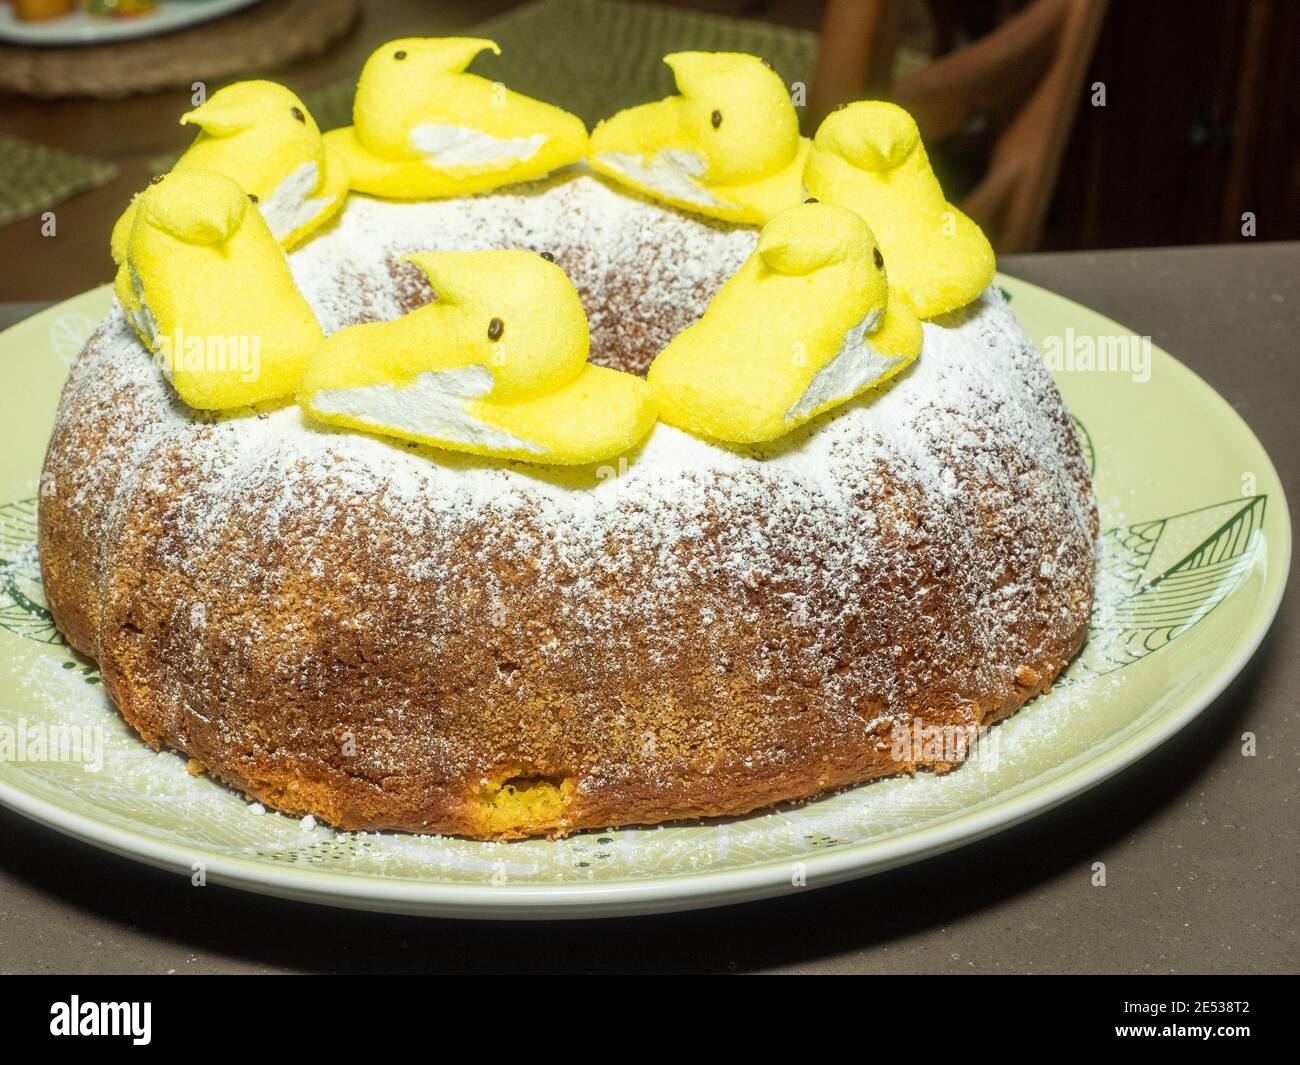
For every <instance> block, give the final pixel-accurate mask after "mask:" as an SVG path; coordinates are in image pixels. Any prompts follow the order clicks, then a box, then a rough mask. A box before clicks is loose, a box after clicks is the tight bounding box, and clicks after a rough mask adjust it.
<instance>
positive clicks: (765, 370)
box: [648, 204, 922, 444]
mask: <svg viewBox="0 0 1300 1065" xmlns="http://www.w3.org/2000/svg"><path fill="white" fill-rule="evenodd" d="M872 247H873V238H872V235H871V231H870V229H869V228H868V227H867V224H866V223H865V222H863V221H862V219H861V218H859V217H858V216H857V215H855V214H854V213H853V212H851V211H849V210H846V209H845V208H842V207H834V206H831V205H829V204H799V205H796V206H794V207H791V208H789V209H787V210H785V211H782V212H781V213H780V214H778V215H777V216H776V217H775V218H773V219H772V221H770V222H769V223H768V224H767V225H766V226H764V227H763V231H762V233H761V234H760V235H759V242H758V248H757V250H756V251H755V252H754V254H753V255H751V256H750V257H749V259H747V260H746V261H745V263H744V265H743V266H742V267H741V268H740V270H739V271H738V272H737V273H736V274H735V275H734V276H733V277H732V278H731V280H729V281H728V282H727V283H726V284H725V285H724V286H723V287H722V289H721V290H720V291H719V292H718V294H717V295H716V296H715V297H714V298H713V301H712V302H711V303H710V304H709V306H708V308H707V309H706V310H705V312H704V315H703V317H702V318H701V319H700V320H699V321H698V322H697V323H696V324H695V325H693V326H691V327H690V328H688V329H686V330H685V331H683V332H682V333H680V334H678V336H677V337H676V338H675V339H674V340H673V341H672V342H671V343H670V344H669V345H668V346H667V347H666V348H665V349H664V350H663V351H662V352H660V354H659V356H658V357H657V358H656V359H655V361H654V362H653V363H652V364H651V366H650V373H649V376H648V380H649V382H650V387H651V389H652V391H653V392H654V395H655V401H656V403H657V404H658V406H659V414H660V417H661V418H662V419H663V420H664V421H666V422H668V423H670V424H672V425H675V426H677V427H678V428H680V429H685V430H686V431H687V432H691V433H695V434H697V435H700V436H705V437H711V438H713V439H715V440H722V441H727V442H730V443H744V444H749V443H759V442H762V441H766V440H774V439H776V438H777V437H780V436H783V435H785V434H786V433H788V432H790V431H791V430H792V429H794V428H796V427H798V426H799V425H802V424H803V423H804V422H806V421H808V420H809V419H811V418H814V417H816V416H817V415H818V414H821V413H822V412H824V411H827V410H830V409H831V408H832V407H836V406H838V405H840V404H842V403H844V402H846V401H848V400H849V399H852V398H853V397H854V396H856V395H858V394H859V393H861V392H863V391H865V390H866V389H868V388H871V387H873V386H875V385H878V384H880V383H881V382H883V381H885V380H887V379H888V378H890V377H892V376H893V375H894V374H896V373H898V372H899V371H900V370H902V369H903V368H904V367H905V366H907V365H908V363H910V362H911V361H912V360H913V359H915V358H916V356H917V354H918V353H919V351H920V349H921V339H922V331H921V324H920V322H919V320H918V319H917V318H916V315H915V314H914V313H913V311H912V309H911V307H910V306H909V305H908V303H907V301H906V300H905V299H903V298H902V297H901V296H898V295H897V294H896V293H894V292H892V291H891V290H890V288H889V285H888V282H887V281H886V279H885V276H884V274H883V273H882V272H881V271H880V270H879V269H876V268H873V267H874V264H873V262H872V256H871V255H869V254H868V251H867V249H868V248H872ZM792 352H798V353H800V356H801V357H800V358H797V359H796V358H791V353H792Z"/></svg>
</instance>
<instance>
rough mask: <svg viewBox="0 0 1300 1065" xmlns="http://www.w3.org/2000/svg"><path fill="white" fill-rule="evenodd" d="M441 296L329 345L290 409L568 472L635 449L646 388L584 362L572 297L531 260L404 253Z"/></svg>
mask: <svg viewBox="0 0 1300 1065" xmlns="http://www.w3.org/2000/svg"><path fill="white" fill-rule="evenodd" d="M406 259H407V260H409V261H410V262H413V263H415V264H416V265H417V266H418V267H420V269H422V270H423V271H424V272H425V273H426V274H427V275H428V277H429V280H430V281H431V282H432V284H433V288H434V292H435V293H436V294H437V298H436V299H435V300H434V302H433V303H430V304H428V305H427V306H424V307H420V308H418V309H417V310H414V311H412V312H411V313H409V314H407V315H404V316H403V317H401V318H399V319H397V320H396V321H392V322H373V323H366V324H362V325H354V326H349V327H348V328H346V329H342V330H340V331H339V332H337V333H335V334H334V335H333V336H331V337H330V338H329V339H328V340H327V341H326V342H325V343H324V345H323V346H322V347H321V349H320V350H319V351H318V352H317V353H316V355H315V356H313V358H312V360H311V362H310V363H309V365H308V367H307V371H306V373H305V374H304V375H303V380H302V387H301V388H300V390H299V392H298V402H299V403H300V404H301V405H302V407H303V408H304V409H305V410H306V411H307V412H308V413H309V414H311V415H312V416H313V417H315V418H318V419H320V420H321V421H325V422H331V423H333V424H335V425H343V426H347V427H349V428H353V429H362V430H365V431H368V432H375V433H382V434H384V435H387V436H394V437H397V438H399V439H402V440H413V441H416V442H418V443H422V444H431V445H433V446H434V447H440V448H448V449H450V450H453V451H468V452H472V453H474V454H479V455H492V456H497V457H500V458H511V459H523V460H525V461H529V462H538V463H546V464H556V465H576V464H580V463H585V462H594V461H596V460H598V459H604V458H610V457H612V456H614V455H618V454H620V453H622V452H625V451H627V450H629V449H630V448H632V447H633V446H634V445H635V444H637V442H638V441H640V440H641V438H642V437H644V436H645V435H646V433H648V432H649V431H650V429H651V427H652V426H653V425H654V421H655V412H654V404H653V401H652V399H651V396H650V390H649V388H648V387H647V386H646V383H645V382H644V381H643V380H641V379H640V378H638V377H634V376H633V375H631V374H627V373H621V372H619V371H617V370H610V369H606V368H605V367H601V366H594V365H592V364H591V363H589V362H587V353H588V349H589V346H590V337H589V334H588V329H587V316H586V314H585V313H584V311H583V309H582V303H581V301H580V300H579V298H578V293H577V290H576V289H575V288H574V287H573V284H572V283H571V282H570V281H569V278H568V276H567V275H566V274H565V273H564V271H563V270H562V269H561V268H560V267H558V266H556V265H555V264H554V263H552V262H549V261H547V260H546V259H544V258H543V257H542V256H540V255H535V254H533V253H532V252H526V251H519V250H511V251H481V252H424V253H417V254H414V255H409V256H406Z"/></svg>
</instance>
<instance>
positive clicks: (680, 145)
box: [587, 52, 809, 224]
mask: <svg viewBox="0 0 1300 1065" xmlns="http://www.w3.org/2000/svg"><path fill="white" fill-rule="evenodd" d="M664 62H665V63H667V64H668V66H669V67H671V68H672V72H673V76H674V78H675V79H676V81H677V89H678V93H679V95H677V96H670V97H668V98H667V99H664V100H659V101H658V102H656V103H649V104H642V105H641V106H639V107H630V108H628V109H627V110H625V111H620V112H619V113H618V114H616V115H614V116H613V117H612V118H608V119H606V120H605V121H604V122H601V123H600V124H599V125H598V126H597V127H596V128H595V130H593V131H592V134H591V145H590V147H589V149H588V153H587V157H588V160H589V161H590V163H591V165H592V166H593V167H594V168H595V169H597V170H599V171H601V172H602V173H604V174H607V175H608V176H610V177H612V178H614V179H615V180H616V181H620V182H622V183H623V184H625V185H628V186H630V187H632V188H634V189H636V190H637V191H639V192H642V193H645V194H646V195H648V196H651V197H653V198H655V199H658V200H664V201H666V202H668V203H671V204H674V205H675V206H678V207H683V208H686V209H688V210H691V211H695V212H698V213H699V214H704V215H710V216H712V217H715V218H723V219H726V220H728V221H732V222H749V223H756V224H762V223H763V222H766V221H767V220H768V219H769V218H771V217H772V215H774V214H775V213H776V212H777V211H780V210H782V209H784V208H786V207H790V206H792V205H794V204H797V203H799V202H800V200H801V199H802V198H803V171H804V163H805V160H806V158H807V155H808V150H809V141H808V140H807V139H806V138H803V137H800V136H799V117H798V115H797V114H796V112H795V109H794V104H793V103H792V102H791V100H790V93H789V90H787V89H786V86H785V83H784V82H783V81H782V80H781V77H780V75H779V74H777V73H776V72H775V71H774V70H772V69H771V68H770V67H768V66H767V64H766V63H764V62H763V60H761V59H759V58H758V57H757V56H752V55H745V54H743V53H740V52H674V53H673V54H672V55H667V56H664Z"/></svg>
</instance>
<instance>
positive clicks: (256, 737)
mask: <svg viewBox="0 0 1300 1065" xmlns="http://www.w3.org/2000/svg"><path fill="white" fill-rule="evenodd" d="M756 240H757V230H756V229H754V228H753V227H751V226H744V225H736V224H729V223H726V222H722V221H710V220H707V219H704V218H700V217H696V216H692V215H690V214H687V213H685V212H682V211H680V210H677V209H675V208H673V207H669V206H666V205H662V204H659V203H656V202H653V201H651V200H649V199H647V198H644V197H642V196H639V195H637V194H635V193H633V192H630V191H628V190H627V189H624V188H622V187H619V186H617V185H615V184H614V183H612V182H610V181H608V180H607V179H606V178H604V177H601V176H597V175H594V174H592V173H591V172H590V171H587V170H584V169H582V168H577V169H576V170H572V169H571V170H569V171H566V172H565V173H564V174H562V175H560V176H557V177H553V178H551V179H548V180H545V181H541V182H534V183H531V184H524V185H516V186H512V187H510V188H507V189H503V190H500V191H496V192H488V193H484V194H481V195H476V196H470V197H460V198H450V199H442V200H429V201H423V202H415V203H395V202H388V201H382V200H378V199H370V198H367V197H364V196H356V195H353V196H351V197H349V198H348V200H347V203H346V206H345V207H344V208H343V210H342V214H341V215H340V216H339V218H338V219H337V221H336V222H335V223H334V224H333V225H332V226H331V227H330V228H328V229H326V230H324V231H323V232H322V233H321V234H319V235H318V236H316V237H315V238H314V239H313V240H311V241H310V242H309V243H307V244H306V245H304V246H303V247H301V248H300V249H298V250H296V251H294V252H292V253H291V254H290V256H289V264H290V267H291V269H292V271H293V276H294V278H295V280H296V281H297V283H298V286H299V288H300V289H301V291H302V293H303V295H304V296H305V297H306V299H307V301H308V302H309V303H310V305H311V307H312V309H313V310H314V311H315V312H316V315H317V317H318V318H319V321H320V323H321V326H322V328H323V330H324V332H325V334H326V335H329V334H331V333H333V332H335V331H337V330H339V329H340V328H342V327H345V326H348V325H351V324H354V323H357V322H365V321H384V320H389V319H392V318H395V317H397V316H399V315H401V314H403V313H404V312H406V311H409V310H411V309H412V308H413V307H417V306H419V305H421V304H422V303H424V302H426V301H428V300H429V299H430V298H431V296H432V293H431V292H430V290H429V288H428V285H427V283H426V282H425V281H424V280H423V277H422V276H421V275H420V274H419V272H418V271H415V270H414V269H413V268H412V267H410V266H409V265H408V264H405V263H403V262H401V261H399V260H400V257H401V256H402V255H404V254H406V253H408V252H411V251H416V250H420V251H429V250H444V249H445V250H475V249H478V248H523V249H528V250H532V251H535V252H546V253H548V254H549V255H552V256H554V258H555V260H556V262H557V263H558V264H559V265H560V266H562V267H563V268H564V269H565V270H566V271H567V272H568V273H569V275H570V277H571V278H572V280H573V282H574V284H575V286H576V287H577V289H578V291H579V293H580V295H581V297H582V302H583V305H584V307H585V310H586V312H587V315H588V317H589V319H590V323H591V337H592V345H591V358H592V361H594V362H597V363H601V364H603V365H607V366H610V367H614V368H616V369H622V370H627V371H631V372H633V373H636V374H644V373H645V371H646V368H647V367H648V366H649V364H650V362H651V360H652V359H653V358H654V356H655V354H656V352H658V351H659V350H660V349H662V348H663V347H664V345H665V344H666V343H667V342H668V341H669V340H671V339H672V338H673V337H674V336H676V335H677V334H679V333H680V332H681V331H682V330H683V329H684V328H686V327H687V326H689V325H691V324H692V323H693V322H695V321H696V320H697V319H698V318H699V317H700V316H701V315H702V314H703V312H704V311H705V308H706V307H707V306H708V304H709V301H710V300H711V299H712V298H713V297H714V295H715V294H716V293H717V292H718V290H719V289H720V288H721V286H722V285H723V283H724V282H725V281H726V279H727V278H728V277H730V276H731V275H732V274H734V273H735V271H736V270H737V269H738V268H739V267H740V265H741V263H742V262H743V261H744V260H745V259H746V257H747V256H748V255H749V254H750V253H751V252H752V251H753V250H754V246H755V242H756ZM922 352H923V353H922V355H921V357H920V358H918V359H917V360H916V361H915V362H914V363H913V364H911V365H910V366H909V367H908V368H907V369H906V370H905V371H904V372H902V373H900V374H899V375H898V376H897V377H896V378H894V379H893V380H892V381H890V382H889V383H887V384H885V385H883V386H882V387H880V388H877V389H874V390H871V391H868V392H866V393H864V394H863V395H861V396H859V397H858V398H856V399H854V400H851V401H850V402H848V403H845V404H844V405H842V406H839V407H837V408H836V409H834V410H833V411H831V412H829V413H827V414H824V415H822V416H820V417H819V418H816V419H815V420H813V421H812V422H810V423H808V424H807V425H805V426H803V427H802V428H800V429H797V430H796V431H794V432H792V433H790V434H789V435H787V436H784V437H782V438H781V439H780V440H777V441H774V442H771V443H767V444H756V445H724V444H720V443H717V442H709V441H705V440H703V439H701V438H699V437H697V436H693V435H691V434H688V433H686V432H683V431H681V430H680V429H677V428H674V427H672V426H671V425H668V424H665V423H663V422H660V423H658V424H656V425H655V427H654V429H653V430H652V431H651V433H650V435H649V437H648V438H647V439H646V440H645V441H644V443H643V444H642V445H641V446H640V447H639V448H638V449H637V450H635V451H633V452H632V453H630V454H628V455H626V456H625V457H623V458H621V459H619V460H617V461H614V462H611V463H607V464H601V465H594V466H593V465H587V466H575V467H546V466H538V465H529V464H525V463H521V462H512V461H502V460H496V459H492V458H483V457H476V456H473V455H462V454H455V453H452V452H448V451H443V450H437V449H433V448H428V447H424V446H418V445H414V444H409V443H403V442H401V441H394V440H390V439H385V438H383V437H380V436H375V435H369V434H364V433H360V432H353V431H348V430H344V429H338V428H332V427H329V426H326V425H322V424H320V423H318V422H315V421H311V420H310V419H308V418H306V417H305V416H304V413H303V411H302V410H301V408H299V407H298V406H296V405H294V404H293V403H292V402H287V403H281V404H279V405H274V404H272V405H262V406H261V407H259V408H256V409H246V410H243V411H234V412H228V413H220V414H217V413H204V412H201V411H196V410H194V409H191V408H190V407H188V406H186V405H185V404H184V403H182V402H180V400H178V398H177V397H176V395H175V393H174V392H173V391H172V389H171V387H170V386H169V385H168V383H167V381H166V380H165V379H164V377H163V375H162V374H160V373H159V371H158V368H157V366H156V365H155V363H154V361H153V359H152V358H151V357H150V354H149V352H148V350H147V349H146V348H145V347H144V345H143V344H142V343H141V341H140V340H139V338H138V337H137V336H136V334H135V332H133V330H132V329H131V328H130V326H129V325H128V323H127V320H126V318H125V317H124V315H123V313H122V310H121V309H120V308H115V309H114V310H113V312H112V313H111V314H110V315H109V317H108V318H107V319H106V320H105V321H104V322H103V323H102V324H101V326H100V327H99V329H98V330H97V331H96V333H95V334H94V335H93V336H92V338H91V339H90V341H89V342H88V343H87V345H86V348H85V350H84V351H83V352H82V354H81V356H80V358H79V359H78V360H77V362H76V364H75V366H74V367H73V369H72V372H71V374H70V377H69V379H68V382H67V385H66V387H65V390H64V393H63V397H62V401H61V403H60V406H59V412H58V418H57V423H56V425H55V429H54V433H53V438H52V440H51V443H50V448H49V454H48V458H47V461H46V467H45V475H44V479H43V492H42V500H41V510H40V552H41V560H42V567H43V573H44V579H45V588H46V593H47V596H48V599H49V603H50V607H51V609H52V611H53V613H54V616H55V618H56V620H57V622H58V625H59V627H60V629H61V630H62V631H63V632H64V633H65V634H66V636H67V637H68V639H69V641H70V642H71V643H72V644H73V646H74V647H76V648H77V649H78V650H80V651H82V652H84V653H85V654H87V655H89V656H91V657H93V658H94V659H96V660H97V661H98V663H99V666H100V668H101V670H102V673H103V678H104V683H105V687H106V690H107V691H108V692H109V694H110V695H111V696H112V698H113V700H114V702H115V703H116V704H117V706H118V707H119V708H120V710H121V712H122V714H123V715H124V716H125V718H126V720H127V721H129V722H130V723H131V725H132V726H134V727H135V729H136V730H138V732H139V733H140V735H141V736H142V737H143V738H144V739H145V740H146V741H147V742H148V743H150V744H151V745H153V746H154V747H167V748H174V749H176V750H179V751H183V752H185V753H186V754H188V755H189V756H190V757H191V758H193V759H194V760H196V761H197V762H198V763H200V764H201V765H202V766H203V767H204V768H205V769H206V770H207V771H209V772H211V773H213V774H215V775H216V776H218V777H220V778H221V779H223V780H225V781H227V782H228V783H229V784H231V785H233V786H234V787H236V788H238V789H240V790H241V791H243V792H245V793H247V794H248V795H249V796H253V797H256V798H257V799H258V800H260V801H262V802H264V803H266V804H267V805H269V806H271V807H273V808H275V809H277V810H281V811H284V812H286V813H294V814H307V813H310V814H313V815H315V816H316V817H318V818H321V819H323V820H325V821H328V822H329V823H331V824H333V825H336V826H339V827H341V828H345V829H363V828H367V829H374V828H390V829H402V830H408V831H414V832H438V833H451V834H458V835H465V836H471V837H477V838H484V839H490V838H514V837H522V836H529V835H536V834H552V835H554V834H561V833H565V832H571V831H574V830H578V829H583V828H596V827H600V828H603V827H609V826H615V825H631V824H647V823H654V822H660V821H664V820H668V819H675V818H698V817H705V816H717V815H736V814H744V813H747V812H749V811H753V810H756V809H760V808H763V807H766V806H770V805H772V804H774V803H779V802H783V801H787V800H794V799H802V798H807V797H810V796H814V795H816V794H818V793H820V792H824V791H827V790H829V789H836V788H842V787H844V786H847V785H851V784H856V783H859V782H862V781H866V780H870V779H873V778H878V777H882V776H887V775H891V774H896V773H910V772H914V771H916V770H917V769H921V768H933V769H937V770H946V769H949V768H951V767H952V762H951V760H945V757H944V756H943V755H939V756H938V757H931V756H929V755H927V753H926V752H925V751H923V750H911V749H908V750H906V751H904V752H903V754H902V755H901V756H900V752H899V745H898V743H897V737H898V735H900V732H905V731H911V730H914V728H915V727H917V726H923V727H926V728H930V727H936V728H943V729H954V730H968V731H972V732H973V731H974V730H977V729H979V728H982V727H984V726H987V725H990V724H992V723H993V722H996V721H998V720H1000V719H1001V718H1004V717H1006V716H1007V715H1008V714H1011V713H1012V712H1013V711H1015V710H1016V709H1017V708H1018V707H1020V706H1021V705H1022V704H1023V703H1024V702H1025V701H1026V700H1027V699H1029V698H1031V697H1032V696H1034V695H1036V694H1037V693H1039V692H1041V691H1043V690H1044V689H1046V688H1047V687H1048V686H1049V685H1050V684H1051V682H1052V680H1053V678H1054V677H1055V676H1056V675H1057V673H1058V672H1059V671H1060V670H1061V668H1062V667H1063V666H1064V665H1065V664H1066V663H1067V662H1068V661H1069V659H1070V658H1071V657H1072V656H1073V655H1074V653H1075V652H1076V651H1077V649H1078V648H1079V646H1080V644H1081V642H1082V641H1083V639H1084V635H1085V633H1086V631H1087V626H1088V619H1089V614H1090V609H1091V603H1092V587H1093V540H1094V536H1095V534H1096V527H1097V517H1096V509H1095V505H1094V503H1093V499H1092V490H1091V486H1090V483H1089V476H1088V469H1087V466H1086V463H1085V460H1084V456H1083V453H1082V450H1081V447H1080V444H1079V441H1078V439H1077V437H1076V435H1075V432H1074V429H1073V426H1072V424H1071V420H1070V417H1069V415H1068V414H1067V412H1066V410H1065V407H1064V406H1063V404H1062V402H1061V397H1060V395H1059V394H1058V392H1057V390H1056V388H1055V386H1054V384H1053V382H1052V380H1051V377H1050V375H1049V374H1048V372H1047V370H1046V369H1045V367H1044V365H1043V362H1042V360H1041V358H1040V357H1039V356H1038V355H1037V353H1036V352H1035V351H1034V349H1033V346H1032V345H1031V344H1030V343H1029V341H1028V340H1027V339H1026V338H1025V336H1024V334H1023V333H1022V332H1021V330H1020V328H1019V327H1018V325H1017V323H1016V321H1015V319H1014V317H1013V316H1012V314H1011V311H1010V309H1009V308H1008V306H1007V304H1006V303H1005V301H1004V299H1003V297H1002V296H1001V295H1000V293H999V292H998V290H997V289H996V288H989V289H987V290H986V291H985V292H984V293H983V294H982V295H981V296H980V297H979V298H978V299H977V300H975V301H974V302H973V303H970V304H969V305H967V306H966V307H963V308H962V309H961V310H959V311H955V312H952V313H950V314H947V315H942V316H939V317H937V318H935V319H933V320H931V321H927V322H926V323H925V325H924V340H923V348H922Z"/></svg>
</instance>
